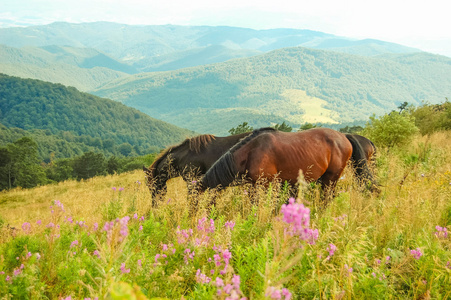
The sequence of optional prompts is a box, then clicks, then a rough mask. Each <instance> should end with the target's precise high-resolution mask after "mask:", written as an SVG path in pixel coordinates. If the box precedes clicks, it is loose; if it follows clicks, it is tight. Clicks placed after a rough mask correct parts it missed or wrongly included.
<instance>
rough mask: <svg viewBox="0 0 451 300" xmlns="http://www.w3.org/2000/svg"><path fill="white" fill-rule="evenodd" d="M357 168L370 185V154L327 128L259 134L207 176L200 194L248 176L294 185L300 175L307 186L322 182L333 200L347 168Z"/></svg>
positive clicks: (351, 139)
mask: <svg viewBox="0 0 451 300" xmlns="http://www.w3.org/2000/svg"><path fill="white" fill-rule="evenodd" d="M349 160H352V162H355V166H356V171H355V172H356V173H357V174H358V176H359V177H360V178H365V179H366V180H371V179H372V175H371V173H370V171H369V169H368V167H367V160H366V154H365V152H364V151H363V149H362V146H361V145H360V143H359V142H358V140H357V138H356V137H355V136H352V135H350V136H346V135H345V134H343V133H340V132H338V131H335V130H333V129H329V128H313V129H309V130H305V131H299V132H282V131H275V130H274V131H268V130H255V131H253V133H252V134H250V135H248V136H247V137H246V138H244V139H242V140H241V141H240V142H238V143H237V144H236V145H234V146H233V147H232V148H230V150H228V151H227V152H225V153H224V154H223V155H222V156H221V158H220V159H218V160H217V161H216V162H215V164H213V165H212V167H211V168H210V169H209V170H208V171H207V172H206V173H205V175H204V176H203V177H202V178H201V181H200V190H201V191H204V190H206V189H208V188H225V187H227V186H229V185H230V184H232V182H234V181H235V179H236V178H238V177H240V176H244V177H245V178H246V179H247V180H249V181H251V182H252V183H254V184H255V183H256V182H257V181H258V180H260V179H267V180H268V181H270V180H272V179H274V178H275V177H277V178H278V179H280V180H282V181H286V182H288V183H289V184H291V185H295V184H296V183H297V181H298V177H299V173H300V171H302V172H303V174H304V179H305V180H306V181H307V182H315V181H316V182H318V183H319V184H320V185H321V186H322V188H323V191H325V193H326V195H333V192H334V189H335V186H336V183H337V181H338V179H339V178H340V177H341V174H342V172H343V170H344V169H345V167H346V165H347V162H348V161H349Z"/></svg>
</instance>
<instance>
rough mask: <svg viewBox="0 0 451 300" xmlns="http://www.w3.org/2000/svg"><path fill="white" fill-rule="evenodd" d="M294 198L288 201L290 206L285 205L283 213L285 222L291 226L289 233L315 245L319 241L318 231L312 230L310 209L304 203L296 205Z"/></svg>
mask: <svg viewBox="0 0 451 300" xmlns="http://www.w3.org/2000/svg"><path fill="white" fill-rule="evenodd" d="M295 202H296V200H295V199H294V198H290V199H289V200H288V203H289V204H288V205H286V204H283V205H282V209H281V212H282V214H283V220H284V221H285V222H286V223H288V224H290V225H291V228H290V230H289V231H288V233H289V234H291V235H296V236H299V238H300V239H301V240H303V241H306V242H307V243H309V244H312V245H313V244H315V242H316V240H317V239H318V229H311V228H310V227H309V226H310V209H309V208H308V207H305V206H304V205H303V204H302V203H295Z"/></svg>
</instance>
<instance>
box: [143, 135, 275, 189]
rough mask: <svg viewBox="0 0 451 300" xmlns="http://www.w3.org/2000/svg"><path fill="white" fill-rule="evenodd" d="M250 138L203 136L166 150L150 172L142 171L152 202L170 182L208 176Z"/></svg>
mask: <svg viewBox="0 0 451 300" xmlns="http://www.w3.org/2000/svg"><path fill="white" fill-rule="evenodd" d="M265 130H266V131H269V130H275V129H273V128H266V129H265ZM249 134H251V132H246V133H241V134H236V135H231V136H227V137H217V136H214V135H211V134H204V135H200V136H196V137H193V138H188V139H185V140H184V141H183V142H182V143H180V144H178V145H176V146H172V147H169V148H167V149H166V150H165V151H163V152H162V153H161V154H160V155H159V156H158V157H157V158H156V159H155V161H154V162H153V163H152V165H151V166H150V167H149V168H146V167H143V171H144V172H145V174H146V182H147V185H148V187H149V189H150V190H151V192H152V196H153V198H155V196H156V194H157V193H158V192H162V193H165V192H166V189H167V186H166V182H167V181H168V180H169V179H171V178H174V177H178V176H181V177H182V178H183V179H184V180H185V181H189V180H190V179H191V178H195V177H199V176H201V175H203V174H205V173H206V172H207V170H208V169H209V168H210V167H211V166H212V165H213V164H214V163H215V162H216V161H217V160H218V159H219V158H220V157H221V156H222V155H223V154H224V153H225V152H226V151H228V150H229V149H230V148H231V147H232V146H233V145H235V144H236V143H237V142H239V141H240V140H241V139H242V138H244V137H246V136H248V135H249Z"/></svg>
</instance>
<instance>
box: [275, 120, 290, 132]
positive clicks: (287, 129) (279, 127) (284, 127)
mask: <svg viewBox="0 0 451 300" xmlns="http://www.w3.org/2000/svg"><path fill="white" fill-rule="evenodd" d="M274 129H276V130H279V131H285V132H291V131H292V130H293V127H291V126H290V125H288V124H286V123H285V121H283V122H282V124H276V125H275V126H274Z"/></svg>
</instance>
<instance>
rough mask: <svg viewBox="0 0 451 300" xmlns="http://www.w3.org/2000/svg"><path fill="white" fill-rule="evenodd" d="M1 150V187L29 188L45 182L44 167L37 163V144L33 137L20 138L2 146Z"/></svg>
mask: <svg viewBox="0 0 451 300" xmlns="http://www.w3.org/2000/svg"><path fill="white" fill-rule="evenodd" d="M1 152H2V153H1V154H2V156H3V157H2V159H1V162H0V169H1V170H0V171H1V172H2V173H3V175H2V178H1V181H2V183H1V186H2V188H13V187H17V186H20V187H23V188H31V187H34V186H37V185H39V184H45V183H46V182H47V177H46V175H45V172H44V169H43V168H42V166H41V165H40V164H39V159H38V145H37V144H36V142H35V141H34V140H33V139H31V138H29V137H23V138H20V139H18V140H17V141H15V142H14V143H12V144H8V145H7V146H6V148H2V150H1Z"/></svg>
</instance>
